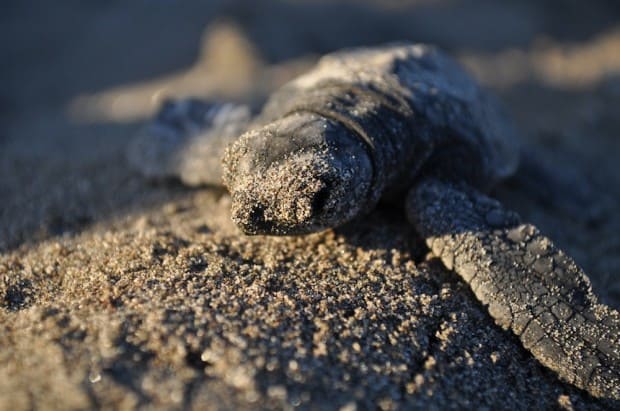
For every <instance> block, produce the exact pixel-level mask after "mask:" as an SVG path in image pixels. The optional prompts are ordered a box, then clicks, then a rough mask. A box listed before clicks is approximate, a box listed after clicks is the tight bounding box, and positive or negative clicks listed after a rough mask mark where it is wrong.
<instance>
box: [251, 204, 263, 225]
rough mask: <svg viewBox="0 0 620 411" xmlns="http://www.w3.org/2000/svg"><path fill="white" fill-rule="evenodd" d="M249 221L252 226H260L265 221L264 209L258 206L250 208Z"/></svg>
mask: <svg viewBox="0 0 620 411" xmlns="http://www.w3.org/2000/svg"><path fill="white" fill-rule="evenodd" d="M250 221H251V222H252V224H260V223H262V222H264V221H265V209H264V208H263V206H261V205H260V204H256V205H253V206H252V209H251V210H250Z"/></svg>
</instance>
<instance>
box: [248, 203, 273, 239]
mask: <svg viewBox="0 0 620 411" xmlns="http://www.w3.org/2000/svg"><path fill="white" fill-rule="evenodd" d="M245 227H246V234H273V229H274V224H273V222H272V221H267V220H266V219H265V208H264V207H263V206H262V205H260V204H256V205H253V206H252V209H251V210H250V213H249V221H247V222H246V224H245Z"/></svg>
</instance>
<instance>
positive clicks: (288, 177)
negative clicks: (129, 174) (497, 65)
mask: <svg viewBox="0 0 620 411" xmlns="http://www.w3.org/2000/svg"><path fill="white" fill-rule="evenodd" d="M519 153H520V149H519V145H518V139H517V136H516V133H515V131H514V130H513V127H512V125H511V122H510V119H509V118H508V117H507V116H506V114H505V113H504V111H503V110H502V108H501V105H500V104H499V102H498V101H496V100H495V99H494V98H493V96H491V95H490V94H489V93H487V92H486V91H484V90H482V89H481V88H480V87H479V86H478V85H477V83H476V82H475V81H474V80H473V79H472V78H471V77H470V76H469V75H468V74H467V73H466V72H465V71H464V70H463V69H462V68H461V67H460V66H459V65H458V64H457V63H456V62H455V61H453V60H452V59H451V58H449V57H448V56H447V55H446V54H444V53H442V52H441V51H439V50H437V49H436V48H434V47H432V46H427V45H419V44H414V45H407V44H400V45H388V46H382V47H374V48H358V49H351V50H344V51H339V52H335V53H333V54H329V55H326V56H324V57H323V58H322V59H321V60H320V61H319V63H318V64H317V65H316V67H314V68H313V69H312V70H311V71H309V72H308V73H306V74H304V75H302V76H300V77H298V78H296V79H294V80H293V81H291V82H290V83H288V84H286V85H284V86H283V87H282V88H281V89H279V90H278V91H276V92H275V93H274V94H272V95H271V97H270V98H269V99H268V101H267V102H266V103H265V105H264V107H263V108H262V110H261V112H260V113H259V114H257V115H252V112H251V110H250V109H249V108H248V107H246V106H244V105H240V104H232V103H219V102H218V103H211V102H203V101H200V100H197V99H186V100H178V101H169V102H167V103H166V104H164V106H163V108H162V109H161V111H160V113H159V114H158V115H157V117H156V118H155V120H154V121H153V122H151V123H150V124H149V125H148V126H147V127H146V128H145V129H144V130H143V131H142V132H141V133H140V134H139V135H138V136H136V138H135V139H134V140H133V141H131V143H130V145H129V149H128V158H129V161H130V163H131V164H132V165H133V166H134V167H136V168H137V169H138V170H139V171H140V172H142V173H143V174H144V175H145V176H147V177H151V178H162V177H169V176H174V177H178V178H179V179H180V180H181V181H182V182H184V183H186V184H188V185H202V184H216V185H221V184H224V186H225V187H226V188H227V189H228V190H229V191H230V195H231V198H232V219H233V220H234V222H235V223H236V224H237V225H238V226H239V227H240V228H241V230H242V231H243V232H244V233H246V234H250V235H255V234H265V235H298V234H305V233H311V232H316V231H320V230H324V229H327V228H330V227H335V226H338V225H341V224H343V223H346V222H348V221H350V220H352V219H354V218H356V217H359V216H361V215H363V214H365V213H368V212H369V211H371V210H372V209H373V208H374V207H375V206H376V205H377V203H378V202H379V200H389V201H392V202H393V201H400V202H401V204H405V209H406V213H407V218H408V220H409V221H410V223H411V224H413V226H414V227H415V229H416V231H417V232H418V233H419V235H420V236H421V237H423V238H424V239H425V241H426V244H427V245H428V247H429V249H430V251H431V253H433V254H434V255H435V256H437V257H438V258H440V259H441V261H442V262H443V264H445V266H446V267H447V268H448V269H450V270H453V271H454V272H455V273H457V274H458V275H459V276H460V277H461V278H462V279H463V280H464V281H466V282H467V283H468V284H469V285H470V286H471V289H472V290H473V292H474V294H475V295H476V297H477V298H478V299H479V300H480V302H481V303H482V304H484V305H485V306H487V307H488V312H489V313H490V314H491V316H493V318H494V319H495V321H496V322H497V324H498V325H500V326H501V327H503V328H505V329H510V330H512V332H514V333H515V334H516V335H517V336H518V337H519V339H520V340H521V342H522V344H523V346H524V347H525V348H526V349H527V350H529V351H530V352H531V353H532V355H533V356H534V357H535V358H536V359H537V360H538V361H540V362H541V363H542V364H543V365H545V366H546V367H548V368H550V369H552V370H553V371H555V372H556V373H557V374H558V375H559V376H560V378H562V379H563V380H565V381H567V382H569V383H571V384H573V385H575V386H577V387H579V388H582V389H584V390H587V391H588V392H589V393H591V394H592V395H594V396H597V397H606V398H613V399H616V400H617V399H620V344H619V338H620V332H619V331H620V315H619V313H618V311H617V310H614V309H612V308H611V307H608V306H606V305H603V304H599V303H598V301H597V298H596V296H595V295H594V293H593V291H592V287H591V284H590V281H589V279H588V277H587V276H586V275H585V273H584V272H583V271H582V270H581V269H580V268H579V267H578V266H577V265H576V264H575V262H574V261H573V260H572V259H571V258H570V257H569V256H567V255H566V254H565V253H563V252H562V251H561V250H559V249H558V248H557V247H555V246H554V244H553V243H552V241H551V240H549V239H548V238H547V237H545V236H544V235H542V234H541V233H540V232H539V231H538V230H537V229H536V228H535V227H534V226H532V225H530V224H523V223H521V222H520V221H519V217H518V216H517V214H516V213H514V212H511V211H509V210H507V209H505V208H504V207H503V206H502V205H501V204H500V203H499V202H497V201H495V200H493V199H491V198H489V197H487V196H486V195H485V194H484V193H486V192H488V191H489V189H490V188H492V187H493V186H494V185H495V184H496V183H497V182H499V181H500V180H502V179H504V178H506V177H508V176H510V175H511V174H512V173H514V172H515V170H516V167H517V165H518V157H519Z"/></svg>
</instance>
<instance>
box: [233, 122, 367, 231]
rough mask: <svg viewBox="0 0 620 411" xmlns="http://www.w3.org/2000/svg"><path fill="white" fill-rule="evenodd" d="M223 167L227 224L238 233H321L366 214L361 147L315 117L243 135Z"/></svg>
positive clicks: (364, 164)
mask: <svg viewBox="0 0 620 411" xmlns="http://www.w3.org/2000/svg"><path fill="white" fill-rule="evenodd" d="M282 122H286V123H288V124H282ZM224 169H225V174H224V179H225V184H226V186H227V187H228V189H229V190H230V192H231V196H232V219H233V221H234V222H235V223H236V224H237V225H238V226H239V227H240V228H241V230H243V232H245V233H246V234H252V235H253V234H268V235H292V234H305V233H311V232H316V231H321V230H324V229H327V228H330V227H335V226H338V225H341V224H343V223H345V222H346V221H349V220H350V219H352V218H353V217H355V216H357V215H358V214H360V213H361V212H363V211H365V210H366V209H367V208H368V204H367V199H368V190H369V189H370V183H371V181H372V173H373V170H372V166H371V162H370V160H369V158H368V154H367V152H366V148H365V146H364V145H363V144H362V143H360V142H359V141H358V140H357V139H356V138H355V136H351V135H350V134H349V132H348V130H346V129H344V130H343V127H341V126H339V125H338V124H337V123H333V122H331V121H329V120H326V119H323V118H321V117H318V116H316V115H311V114H304V115H301V116H300V115H295V118H293V119H291V118H289V117H285V118H284V119H281V120H278V121H277V122H274V123H271V124H269V125H268V126H265V127H264V128H263V129H259V130H256V131H252V132H249V133H246V134H245V135H244V136H242V137H241V138H240V139H239V140H238V141H237V142H236V143H235V144H233V146H232V147H230V148H229V150H228V152H227V154H226V156H225V161H224ZM373 205H374V204H373Z"/></svg>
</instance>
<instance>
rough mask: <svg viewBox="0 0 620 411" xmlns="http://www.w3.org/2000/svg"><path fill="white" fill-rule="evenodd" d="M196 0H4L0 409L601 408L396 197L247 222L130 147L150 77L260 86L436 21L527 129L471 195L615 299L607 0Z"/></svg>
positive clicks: (616, 198)
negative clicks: (443, 253) (509, 322)
mask: <svg viewBox="0 0 620 411" xmlns="http://www.w3.org/2000/svg"><path fill="white" fill-rule="evenodd" d="M202 3H203V2H189V1H188V2H186V3H184V6H180V5H179V4H180V2H174V1H154V2H152V3H148V6H147V5H146V2H144V3H141V2H136V3H132V5H126V4H125V3H124V2H110V3H105V4H104V3H101V4H99V3H96V4H95V3H92V4H90V3H89V5H86V4H83V3H82V2H66V3H64V2H63V3H59V4H58V6H56V7H54V8H51V7H49V10H44V9H35V8H30V7H31V6H28V5H27V4H25V3H21V2H9V4H8V5H7V11H6V13H4V12H3V13H2V15H1V16H0V38H1V39H2V40H1V42H2V45H3V48H2V52H1V53H2V54H4V55H5V56H4V57H3V61H8V62H10V63H9V64H5V65H2V66H0V75H2V78H3V79H6V81H5V82H3V84H2V86H1V87H2V88H0V409H1V410H4V409H7V410H9V409H11V410H21V409H63V410H65V409H75V410H81V409H136V408H137V409H196V410H199V409H200V410H202V409H214V410H220V409H294V408H299V409H342V410H354V409H358V410H361V409H382V410H392V409H450V408H453V409H472V408H473V409H555V408H563V409H614V408H618V407H619V404H617V403H613V402H609V401H605V400H600V399H595V398H593V397H591V396H589V395H588V394H587V393H585V392H584V391H581V390H579V389H577V388H574V387H573V386H571V385H569V384H566V383H564V382H562V381H561V380H559V379H558V378H557V376H556V375H555V374H554V373H553V372H552V371H550V370H548V369H547V368H545V367H543V366H542V365H540V364H539V363H538V362H537V361H536V360H535V359H534V358H533V357H532V356H531V355H530V354H529V353H528V352H527V351H526V350H525V349H523V348H522V346H521V343H520V342H519V340H518V338H517V337H515V336H514V335H513V334H511V333H510V332H509V331H504V330H502V328H501V327H499V326H498V325H496V324H495V323H494V321H493V320H492V318H491V317H490V316H489V315H488V313H487V311H486V310H487V309H486V307H484V306H483V305H482V304H480V303H479V302H478V301H477V300H476V298H475V296H474V294H473V293H472V292H471V290H470V288H469V286H468V285H467V284H466V283H465V282H464V281H462V280H460V279H459V278H458V277H457V276H456V275H455V274H454V273H452V272H450V271H449V270H447V269H446V268H445V267H444V265H443V264H442V263H441V262H440V261H439V260H437V259H431V258H428V257H427V255H428V248H427V247H426V245H425V244H424V242H423V241H422V239H420V238H418V237H417V236H416V235H415V233H414V230H413V228H412V227H411V226H410V225H409V224H408V223H407V219H406V217H405V213H404V210H403V208H402V206H399V205H381V206H380V207H379V208H378V209H377V210H376V211H375V212H373V213H372V214H371V215H370V216H367V217H365V218H362V219H359V220H354V221H352V222H351V223H348V224H347V225H345V226H343V227H340V228H338V229H335V230H328V231H326V232H323V233H319V234H313V235H308V236H298V237H263V236H255V237H247V236H243V235H242V234H241V233H240V231H238V229H237V228H236V227H235V226H234V224H233V223H232V222H231V220H230V203H231V202H230V197H229V196H228V194H227V193H225V192H224V191H222V190H221V189H218V188H209V187H203V188H194V189H190V188H186V187H184V186H182V185H181V184H179V183H178V182H174V181H165V182H161V183H158V184H156V183H153V182H149V181H147V180H145V179H143V178H142V177H141V176H140V175H138V174H137V173H135V172H134V171H132V170H131V168H130V167H129V166H128V164H127V161H126V158H125V152H126V149H127V143H128V141H129V139H130V137H131V136H133V135H134V134H135V133H136V132H137V131H138V130H139V128H140V127H141V126H142V124H143V123H144V121H145V120H146V119H147V118H148V117H149V116H150V115H152V113H153V112H154V110H156V109H157V107H158V106H159V104H160V103H161V101H162V99H163V98H164V97H167V96H186V95H196V96H199V97H205V96H208V97H221V98H227V99H232V100H234V101H241V102H249V103H251V104H253V105H255V106H256V105H258V104H260V102H261V101H263V100H264V98H265V96H266V95H267V94H268V93H269V92H271V90H273V89H274V88H275V87H277V86H278V85H280V84H282V83H283V82H285V81H287V80H288V79H290V78H292V77H294V76H296V75H297V74H299V73H300V72H302V71H304V70H306V69H307V68H308V67H310V66H311V65H312V64H313V63H314V62H315V61H316V58H317V56H318V55H320V54H322V53H325V52H327V51H331V50H334V49H337V48H340V47H344V46H353V45H363V44H377V43H380V42H386V41H392V40H400V39H404V40H410V41H428V42H433V43H437V44H439V45H440V46H442V47H444V48H446V49H447V50H449V51H450V52H451V54H452V55H454V56H455V57H456V58H457V59H459V60H460V61H461V62H463V63H464V64H465V65H466V66H467V67H468V68H469V69H470V70H471V72H472V73H473V74H474V75H475V76H477V78H478V79H479V80H480V81H481V82H482V83H483V84H485V85H486V86H487V87H490V88H493V89H494V90H495V92H496V93H497V94H498V95H499V96H500V98H501V99H502V100H503V101H504V102H505V103H506V105H507V106H508V107H509V109H510V110H511V111H512V113H513V114H514V117H515V119H516V123H517V125H518V127H519V131H520V134H521V136H522V140H523V141H524V143H525V144H524V153H525V154H524V156H523V158H524V161H523V162H522V164H521V166H520V168H519V170H518V172H517V174H516V175H515V176H514V177H512V178H510V179H509V180H507V181H505V182H504V183H502V184H501V185H500V186H498V187H497V188H496V189H495V190H494V191H493V192H492V195H493V196H494V197H495V198H497V199H499V200H500V201H501V202H502V203H503V204H504V205H505V206H507V207H509V208H512V209H515V210H516V211H518V212H519V213H520V215H521V217H522V219H523V221H526V222H529V223H532V224H534V225H536V226H537V227H538V228H539V229H540V231H541V232H542V233H544V234H545V235H547V236H548V237H549V238H551V239H553V241H554V242H555V244H556V245H557V246H558V247H560V248H562V249H563V250H564V251H566V253H567V254H569V255H570V256H572V257H573V258H574V259H575V261H576V262H577V263H578V264H580V265H581V266H582V267H583V268H584V270H585V271H586V272H587V273H588V275H589V277H590V279H591V281H592V283H593V287H594V290H595V292H596V293H597V295H598V296H599V298H600V300H601V301H602V302H603V303H605V304H608V305H610V306H611V307H614V308H615V309H618V308H619V307H620V280H619V279H618V272H619V271H620V234H619V233H620V214H619V213H618V210H619V209H620V173H618V170H619V168H618V164H617V162H618V160H617V159H618V158H620V140H619V139H618V135H620V116H618V107H619V106H620V81H619V79H620V76H619V74H620V61H619V60H618V55H617V53H615V51H617V50H618V49H619V48H620V35H619V34H618V33H619V31H618V30H619V28H618V26H615V25H614V24H617V23H616V22H617V20H618V16H619V15H620V11H619V10H618V9H617V6H615V4H614V2H605V1H600V2H587V4H586V3H585V2H584V3H583V4H582V3H579V4H573V3H570V4H571V5H570V6H566V7H562V8H558V7H557V5H555V3H554V2H552V1H543V2H539V1H536V2H533V1H532V2H521V1H514V2H505V5H503V7H500V6H499V5H497V4H496V3H495V2H486V1H482V0H480V1H474V2H466V4H465V2H464V3H463V4H461V3H459V2H434V1H417V2H414V1H408V2H404V3H403V4H400V3H398V2H385V4H383V3H381V4H383V5H380V2H372V1H364V2H348V1H339V2H332V3H328V2H322V1H303V2H288V1H286V2H284V1H283V2H281V1H275V0H274V1H266V2H264V5H262V6H261V7H260V8H258V7H256V6H255V5H254V3H252V2H244V1H233V2H222V1H213V2H204V3H206V5H203V4H202ZM397 3H398V4H397ZM344 12H347V13H350V14H349V18H348V19H346V21H344V22H343V20H342V19H341V18H339V17H338V16H341V15H342V13H344ZM456 16H458V17H456ZM369 27H372V28H373V29H372V30H369ZM489 33H491V34H489Z"/></svg>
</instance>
